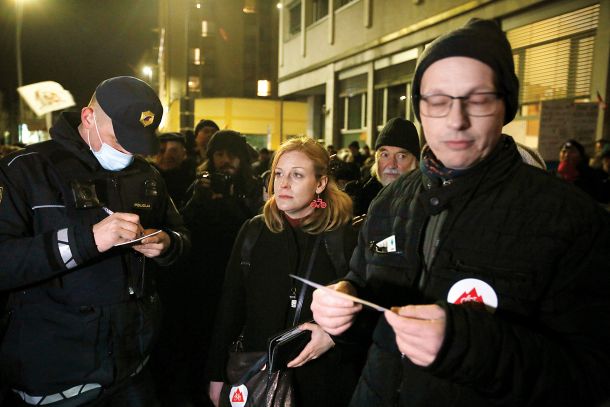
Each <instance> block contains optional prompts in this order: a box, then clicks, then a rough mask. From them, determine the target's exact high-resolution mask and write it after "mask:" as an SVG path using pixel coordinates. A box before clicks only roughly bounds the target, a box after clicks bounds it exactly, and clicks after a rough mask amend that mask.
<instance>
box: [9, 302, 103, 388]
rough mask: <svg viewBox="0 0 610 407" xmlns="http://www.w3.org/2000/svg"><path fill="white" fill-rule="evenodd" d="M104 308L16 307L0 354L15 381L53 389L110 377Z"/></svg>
mask: <svg viewBox="0 0 610 407" xmlns="http://www.w3.org/2000/svg"><path fill="white" fill-rule="evenodd" d="M102 320H103V318H102V310H101V309H100V308H96V307H89V306H87V307H69V306H59V305H55V304H53V305H51V304H28V305H24V306H21V307H17V308H15V309H13V313H12V316H11V321H10V324H9V326H8V329H7V332H6V335H5V338H4V341H3V343H2V348H1V350H0V358H1V360H2V364H3V367H4V369H5V372H6V373H7V376H8V377H7V378H8V380H9V383H10V385H11V386H12V387H14V388H17V389H19V390H23V391H26V392H28V393H31V394H54V393H57V392H59V391H61V390H65V389H67V388H70V387H72V386H74V385H76V384H87V383H99V384H102V385H107V384H110V383H111V382H112V367H111V366H110V364H109V363H107V361H106V358H107V356H108V352H107V335H104V331H105V332H107V327H105V328H102V325H105V324H103V323H102Z"/></svg>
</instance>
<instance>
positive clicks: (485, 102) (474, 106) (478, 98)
mask: <svg viewBox="0 0 610 407" xmlns="http://www.w3.org/2000/svg"><path fill="white" fill-rule="evenodd" d="M502 96H503V95H502V93H499V92H477V93H471V94H470V95H466V96H449V95H419V96H418V97H417V98H418V99H419V101H420V102H421V103H420V104H419V111H420V113H421V114H422V115H423V116H427V117H445V116H447V115H448V114H449V112H450V111H451V106H452V105H453V100H454V99H459V100H460V101H461V102H462V103H463V105H464V109H465V110H466V114H467V115H468V116H474V117H482V116H491V115H492V114H494V113H495V112H496V107H497V106H498V104H497V103H496V101H497V100H498V99H500V98H501V97H502Z"/></svg>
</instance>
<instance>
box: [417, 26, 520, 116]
mask: <svg viewBox="0 0 610 407" xmlns="http://www.w3.org/2000/svg"><path fill="white" fill-rule="evenodd" d="M449 57H468V58H473V59H476V60H478V61H481V62H483V63H484V64H486V65H488V66H489V67H490V68H491V69H492V70H493V71H494V73H495V76H496V82H497V84H498V86H499V89H498V92H500V93H502V94H503V97H502V98H503V99H504V102H505V104H506V109H505V115H504V124H507V123H509V122H510V121H512V120H513V119H514V117H515V114H517V108H518V107H519V104H518V103H519V101H518V99H519V79H517V75H515V64H514V62H513V54H512V50H511V46H510V43H509V42H508V40H507V39H506V35H505V34H504V32H502V30H501V29H500V27H499V26H498V24H497V23H496V22H495V21H493V20H481V19H478V18H473V19H472V20H470V21H469V22H468V23H467V24H466V25H465V26H464V27H462V28H458V29H457V30H455V31H452V32H449V33H447V34H445V35H443V36H441V37H439V38H437V39H436V40H434V41H433V42H432V43H431V44H430V46H428V48H426V49H425V50H424V52H422V54H421V55H420V57H419V59H418V61H417V67H416V68H415V76H414V77H413V88H412V91H411V96H412V98H413V111H414V112H415V116H416V117H417V119H418V120H420V118H419V100H418V97H419V96H420V93H419V89H420V84H421V79H422V76H423V75H424V72H425V71H426V69H428V67H430V65H432V64H433V63H434V62H436V61H438V60H441V59H444V58H449ZM453 96H462V95H453ZM420 121H421V120H420Z"/></svg>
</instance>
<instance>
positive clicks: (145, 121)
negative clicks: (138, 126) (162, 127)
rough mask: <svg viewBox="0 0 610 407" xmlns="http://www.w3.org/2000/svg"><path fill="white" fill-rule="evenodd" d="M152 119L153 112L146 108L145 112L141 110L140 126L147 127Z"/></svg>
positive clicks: (153, 118) (153, 117)
mask: <svg viewBox="0 0 610 407" xmlns="http://www.w3.org/2000/svg"><path fill="white" fill-rule="evenodd" d="M154 121H155V114H154V113H153V112H151V111H150V110H147V111H145V112H142V114H140V123H142V126H144V127H148V126H150V125H151V124H153V122H154Z"/></svg>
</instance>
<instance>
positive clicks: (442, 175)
mask: <svg viewBox="0 0 610 407" xmlns="http://www.w3.org/2000/svg"><path fill="white" fill-rule="evenodd" d="M419 168H420V170H421V172H423V173H424V174H426V175H427V176H428V177H429V178H431V179H437V180H441V181H445V180H448V179H453V178H457V177H459V176H461V175H464V174H465V173H467V172H468V170H469V168H467V169H464V170H455V169H453V168H447V167H445V165H444V164H443V163H442V162H440V160H439V159H438V158H436V156H435V155H434V153H433V152H432V150H431V149H430V147H429V146H428V145H427V144H426V145H425V146H424V148H423V149H422V152H421V161H420V162H419Z"/></svg>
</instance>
